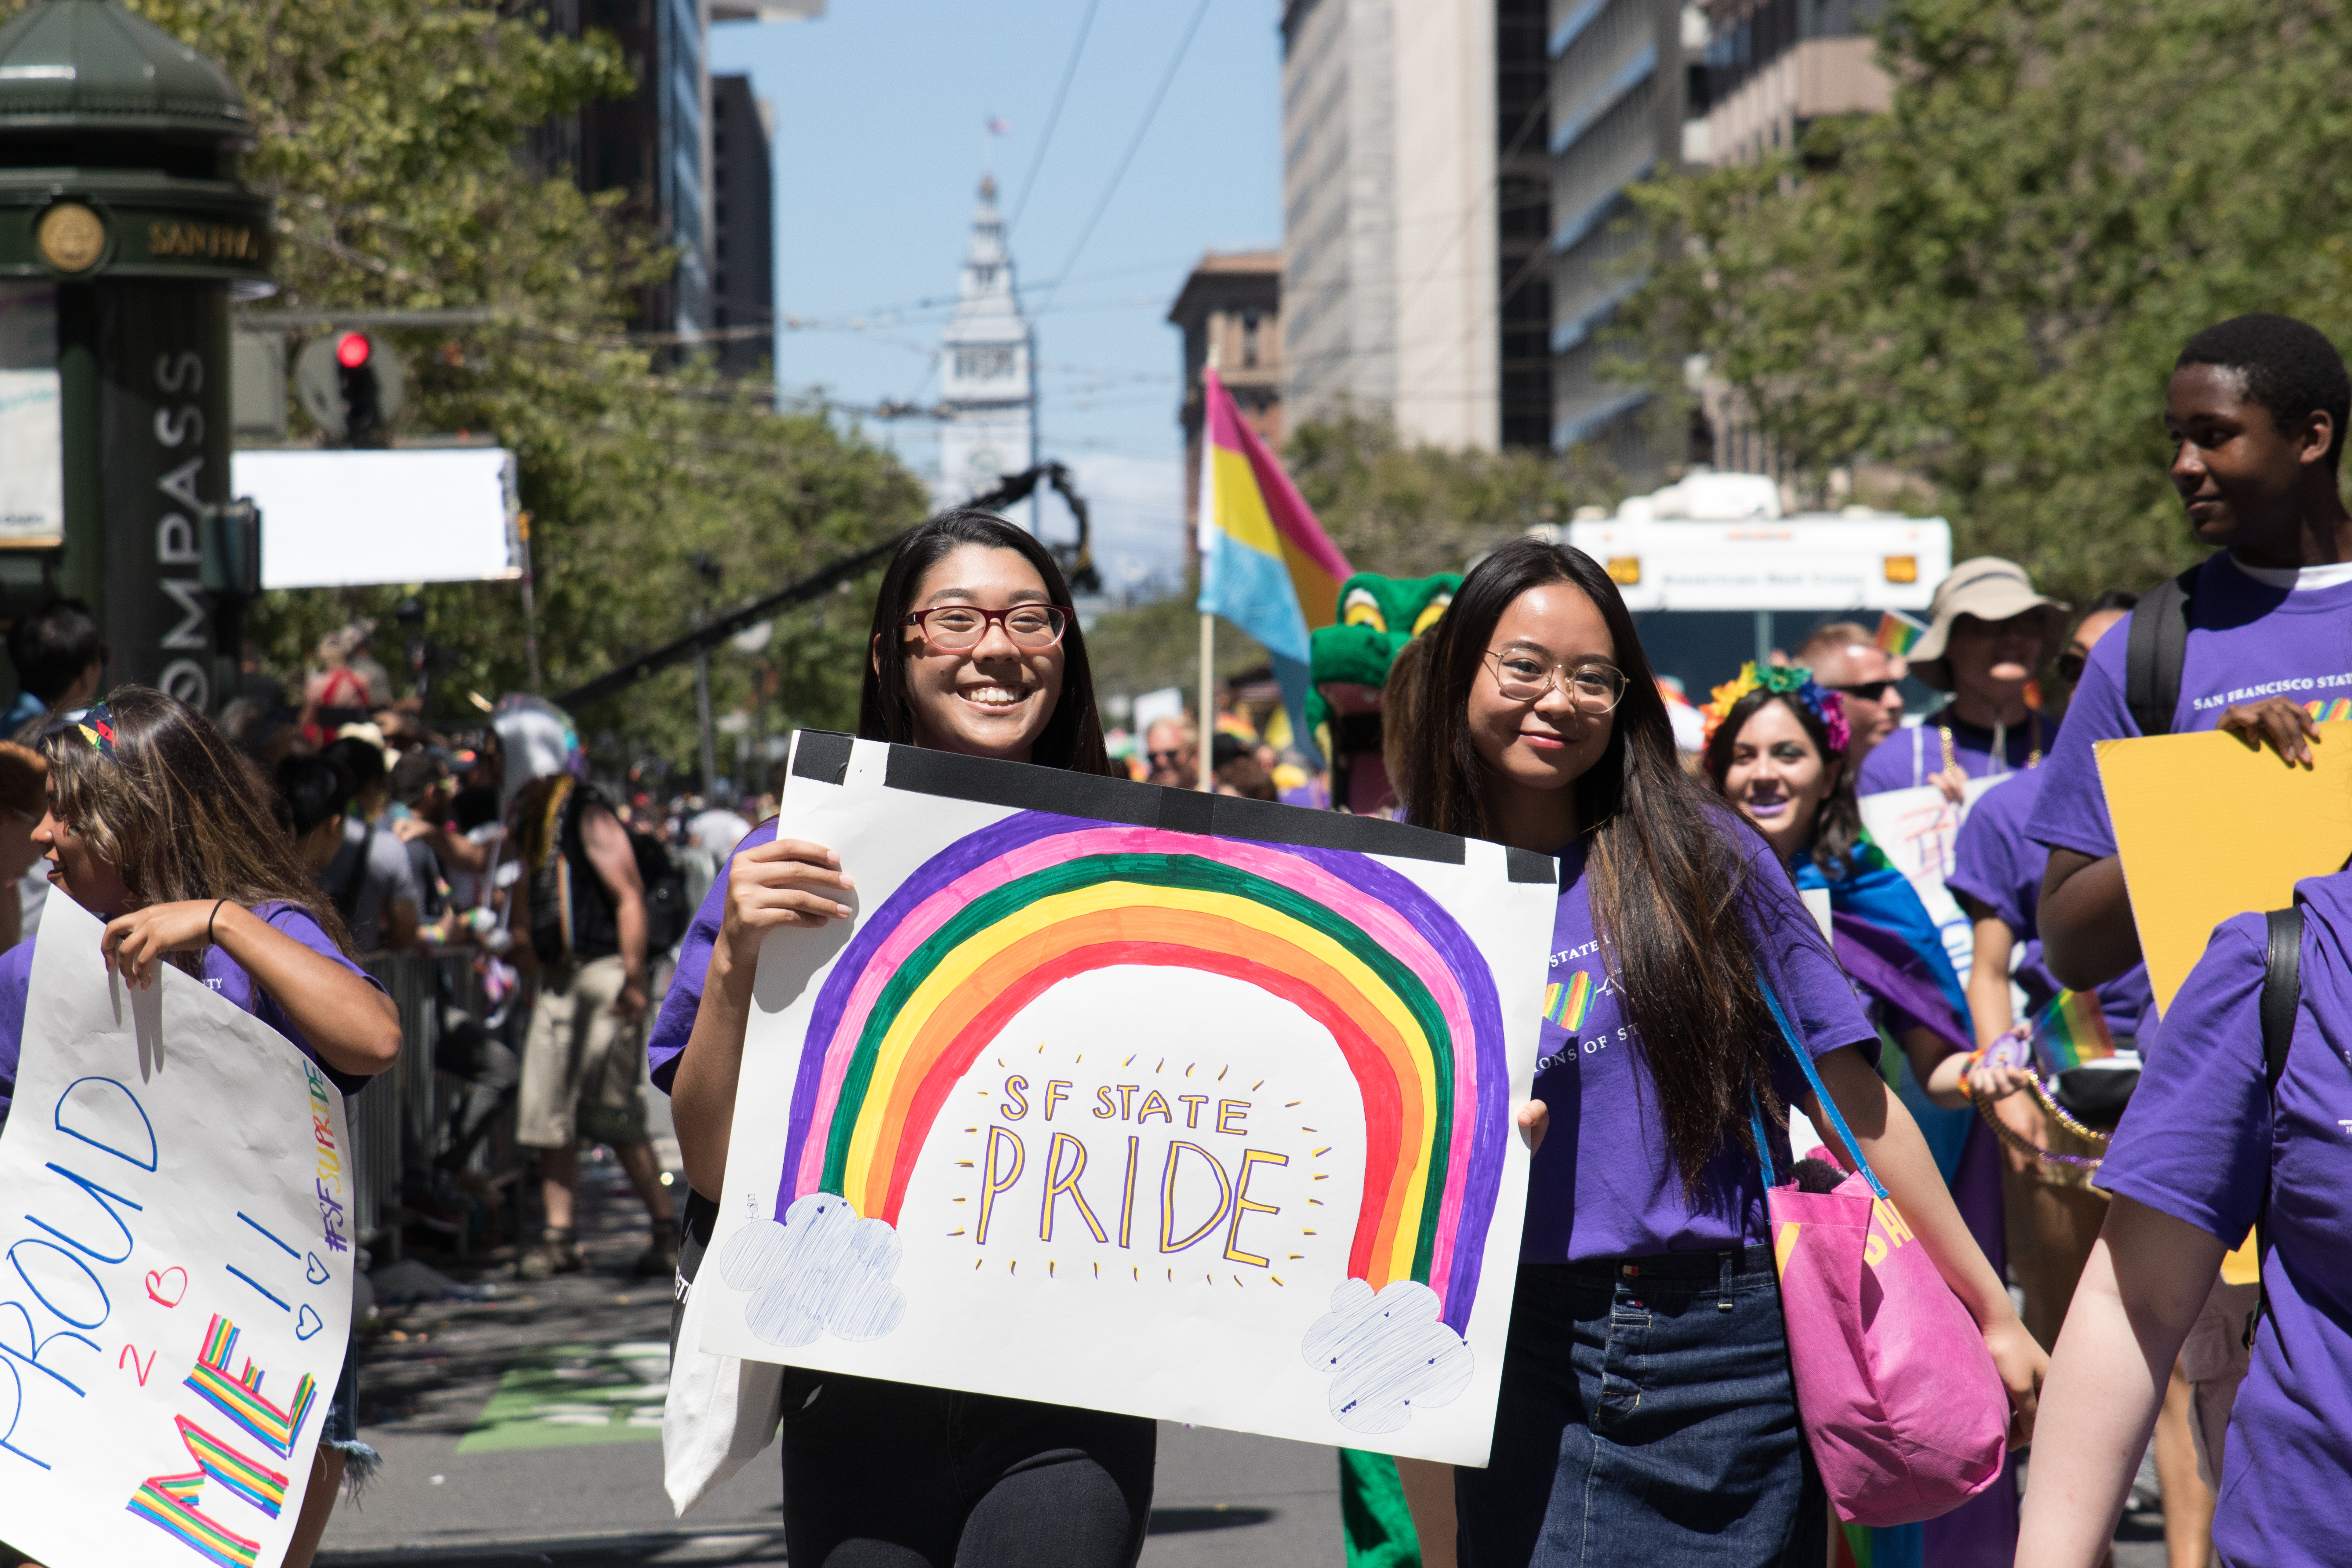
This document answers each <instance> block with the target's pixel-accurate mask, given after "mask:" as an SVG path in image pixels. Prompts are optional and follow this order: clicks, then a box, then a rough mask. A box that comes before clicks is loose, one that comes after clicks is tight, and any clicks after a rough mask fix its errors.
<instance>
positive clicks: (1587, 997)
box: [1544, 969, 1592, 1032]
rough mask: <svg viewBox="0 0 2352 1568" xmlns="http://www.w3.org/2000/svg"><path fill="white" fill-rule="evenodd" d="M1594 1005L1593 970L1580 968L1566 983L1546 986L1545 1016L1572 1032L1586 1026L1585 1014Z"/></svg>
mask: <svg viewBox="0 0 2352 1568" xmlns="http://www.w3.org/2000/svg"><path fill="white" fill-rule="evenodd" d="M1591 1007H1592V972H1591V970H1586V969H1580V970H1578V971H1577V972H1576V978H1575V979H1573V980H1571V981H1570V982H1569V983H1568V984H1565V985H1547V986H1545V987H1544V1016H1545V1017H1547V1018H1549V1019H1550V1020H1551V1021H1552V1022H1553V1023H1555V1024H1558V1025H1559V1026H1560V1027H1561V1028H1563V1029H1567V1030H1570V1031H1571V1032H1573V1031H1575V1030H1577V1029H1581V1028H1582V1027H1584V1015H1585V1014H1586V1013H1588V1012H1590V1011H1591Z"/></svg>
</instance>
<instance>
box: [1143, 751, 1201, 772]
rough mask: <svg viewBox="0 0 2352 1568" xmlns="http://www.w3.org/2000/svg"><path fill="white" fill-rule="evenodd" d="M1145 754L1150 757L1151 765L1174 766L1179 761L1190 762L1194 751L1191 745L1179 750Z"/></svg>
mask: <svg viewBox="0 0 2352 1568" xmlns="http://www.w3.org/2000/svg"><path fill="white" fill-rule="evenodd" d="M1143 754H1144V755H1145V756H1146V757H1148V758H1150V761H1151V765H1152V766H1153V767H1155V768H1172V767H1174V766H1175V765H1176V764H1177V763H1184V762H1190V761H1192V748H1191V747H1189V746H1187V747H1184V748H1182V749H1181V750H1179V751H1173V752H1144V753H1143Z"/></svg>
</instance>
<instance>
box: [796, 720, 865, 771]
mask: <svg viewBox="0 0 2352 1568" xmlns="http://www.w3.org/2000/svg"><path fill="white" fill-rule="evenodd" d="M856 744H857V737H856V736H855V735H845V734H843V733H842V732H841V731H838V730H803V731H801V742H800V744H799V745H798V746H796V747H794V748H793V777H794V778H796V779H814V780H816V782H817V783H819V784H839V783H841V782H842V781H843V780H844V779H845V778H847V777H848V776H849V753H850V749H851V748H852V747H854V746H856Z"/></svg>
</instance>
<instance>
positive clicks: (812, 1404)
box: [783, 1367, 1160, 1568]
mask: <svg viewBox="0 0 2352 1568" xmlns="http://www.w3.org/2000/svg"><path fill="white" fill-rule="evenodd" d="M783 1405H784V1442H783V1448H784V1549H785V1552H786V1553H787V1554H788V1555H789V1556H790V1557H791V1558H792V1560H793V1564H794V1568H1131V1564H1133V1563H1134V1562H1135V1560H1136V1558H1137V1556H1138V1555H1139V1553H1140V1552H1142V1550H1143V1531H1144V1526H1145V1524H1146V1522H1147V1521H1149V1519H1150V1513H1151V1470H1152V1464H1153V1460H1154V1458H1155V1457H1156V1454H1157V1451H1158V1447H1159V1440H1160V1434H1159V1428H1158V1427H1157V1426H1154V1425H1153V1424H1152V1423H1151V1422H1150V1421H1147V1420H1144V1419H1142V1418H1141V1417H1139V1416H1133V1415H1108V1414H1105V1413H1103V1412H1101V1411H1096V1410H1072V1409H1067V1408H1066V1407H1064V1406H1061V1405H1034V1404H1031V1403H1030V1402H1029V1401H1027V1400H1023V1399H1000V1398H997V1397H995V1396H993V1395H991V1394H958V1393H954V1392H952V1391H950V1390H948V1389H943V1388H923V1387H918V1386H916V1385H915V1384H905V1383H883V1382H880V1381H878V1380H876V1379H873V1378H865V1377H850V1376H847V1375H845V1374H844V1373H834V1372H806V1371H803V1370H802V1369H800V1368H798V1367H794V1368H792V1369H789V1370H788V1371H786V1373H784V1399H783Z"/></svg>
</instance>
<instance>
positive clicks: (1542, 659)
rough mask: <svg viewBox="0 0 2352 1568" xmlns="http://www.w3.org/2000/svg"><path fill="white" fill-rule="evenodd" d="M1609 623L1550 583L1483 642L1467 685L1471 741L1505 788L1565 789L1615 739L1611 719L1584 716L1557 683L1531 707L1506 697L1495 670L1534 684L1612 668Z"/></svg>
mask: <svg viewBox="0 0 2352 1568" xmlns="http://www.w3.org/2000/svg"><path fill="white" fill-rule="evenodd" d="M1616 659H1617V645H1616V643H1615V641H1614V640H1613V639H1612V637H1610V635H1609V623H1608V622H1607V621H1606V620H1604V619H1602V618H1601V610H1600V607H1599V606H1598V605H1595V604H1593V602H1592V601H1591V599H1588V598H1586V597H1585V596H1584V591H1583V590H1582V589H1581V588H1579V587H1577V586H1576V585H1575V584H1572V583H1546V584H1542V585H1541V586H1539V587H1535V588H1530V589H1528V591H1527V592H1526V593H1524V594H1521V595H1519V596H1518V597H1517V598H1516V599H1514V600H1512V601H1511V603H1510V605H1509V606H1508V607H1507V608H1506V609H1505V610H1504V611H1503V614H1502V616H1501V618H1500V619H1498V620H1497V621H1496V623H1495V630H1494V634H1493V635H1492V636H1491V637H1488V638H1487V639H1486V658H1485V660H1484V661H1483V663H1482V664H1481V666H1480V668H1479V670H1478V673H1477V675H1476V676H1475V678H1473V679H1472V682H1471V686H1470V703H1469V721H1470V742H1471V744H1472V745H1473V746H1475V748H1476V749H1477V752H1478V756H1479V760H1480V761H1482V762H1484V763H1486V766H1487V768H1488V769H1489V770H1490V771H1491V774H1492V776H1493V777H1494V779H1495V780H1496V783H1497V784H1500V785H1501V786H1502V787H1504V788H1506V789H1512V788H1516V789H1518V790H1536V791H1554V790H1563V789H1566V788H1567V787H1568V786H1569V785H1570V784H1574V783H1575V782H1576V781H1577V780H1578V779H1580V778H1582V777H1583V776H1584V775H1585V773H1588V772H1590V771H1591V767H1592V764H1593V763H1597V762H1599V761H1600V760H1601V753H1602V752H1606V751H1607V750H1608V749H1609V738H1610V736H1611V735H1612V734H1614V733H1615V732H1616V725H1617V720H1616V715H1615V714H1614V713H1613V712H1612V713H1587V712H1584V711H1582V710H1580V709H1579V708H1578V707H1577V706H1576V705H1575V703H1574V702H1573V701H1572V700H1570V697H1569V694H1568V692H1567V691H1565V690H1564V689H1562V685H1561V680H1560V679H1553V681H1552V684H1551V685H1550V686H1549V689H1546V690H1545V692H1544V693H1543V695H1542V696H1540V697H1538V698H1537V699H1536V700H1534V701H1532V702H1526V701H1515V700H1512V699H1510V698H1508V697H1506V696H1504V695H1503V692H1502V689H1501V676H1500V675H1499V674H1498V669H1502V668H1510V669H1512V670H1514V671H1517V672H1521V673H1526V674H1528V675H1530V676H1532V677H1533V678H1534V679H1541V678H1543V677H1545V676H1553V675H1556V673H1557V672H1559V671H1563V670H1565V671H1567V672H1569V673H1573V672H1574V671H1575V670H1577V669H1578V668H1580V667H1584V666H1588V665H1607V666H1610V667H1611V668H1615V665H1616Z"/></svg>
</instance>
